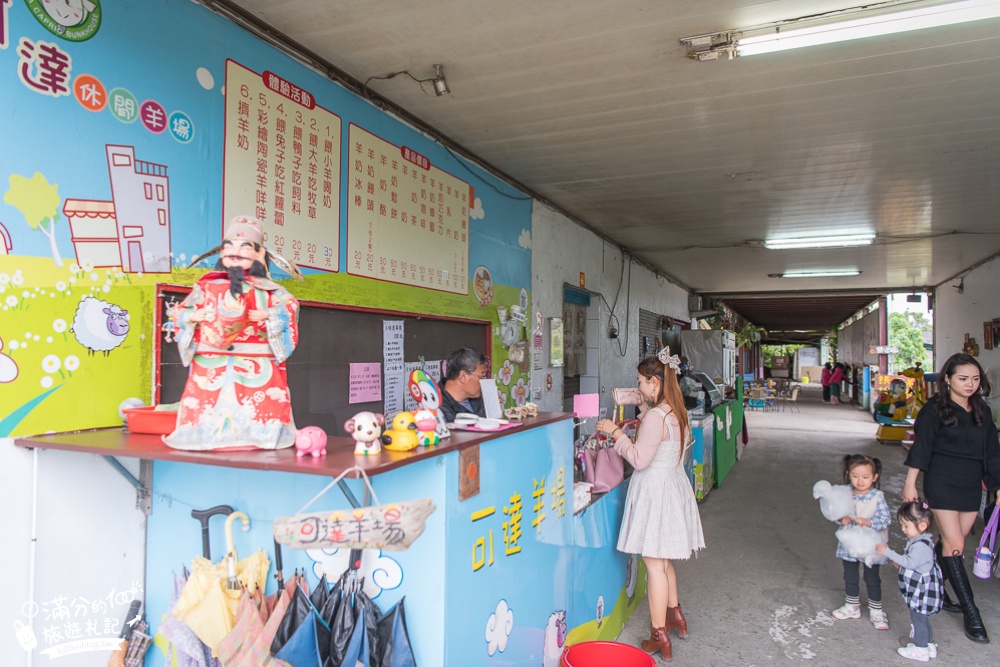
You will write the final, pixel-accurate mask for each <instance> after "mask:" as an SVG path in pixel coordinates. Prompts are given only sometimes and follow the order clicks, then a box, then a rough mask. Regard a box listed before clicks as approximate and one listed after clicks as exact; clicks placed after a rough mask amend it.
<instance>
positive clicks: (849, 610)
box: [833, 603, 861, 621]
mask: <svg viewBox="0 0 1000 667" xmlns="http://www.w3.org/2000/svg"><path fill="white" fill-rule="evenodd" d="M833 617H834V618H835V619H837V620H838V621H846V620H847V619H849V618H861V607H860V606H859V605H856V604H850V603H847V604H845V605H844V606H843V607H841V608H840V609H834V610H833Z"/></svg>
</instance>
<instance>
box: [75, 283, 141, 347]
mask: <svg viewBox="0 0 1000 667" xmlns="http://www.w3.org/2000/svg"><path fill="white" fill-rule="evenodd" d="M128 329H129V324H128V311H127V310H124V309H122V307H121V306H116V305H115V304H113V303H108V302H107V301H101V300H100V299H97V298H95V297H92V296H90V295H87V296H85V297H83V299H81V300H80V305H79V306H77V308H76V316H75V317H74V318H73V326H72V327H71V328H70V330H71V331H72V332H73V335H74V336H76V340H77V342H79V343H80V345H83V346H84V347H85V348H87V351H88V353H89V354H91V355H92V354H94V352H103V353H104V356H108V354H109V353H110V352H111V350H113V349H115V348H116V347H118V346H119V345H121V344H122V342H123V341H124V340H125V335H126V334H128Z"/></svg>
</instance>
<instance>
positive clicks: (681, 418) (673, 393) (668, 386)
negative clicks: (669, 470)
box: [637, 357, 691, 461]
mask: <svg viewBox="0 0 1000 667" xmlns="http://www.w3.org/2000/svg"><path fill="white" fill-rule="evenodd" d="M637 370H638V371H639V374H640V375H642V376H644V377H647V378H653V377H656V378H660V395H659V396H657V397H656V403H655V404H656V405H659V404H660V403H666V404H667V405H669V406H670V409H671V410H673V411H674V415H676V416H677V422H678V423H679V424H680V427H681V453H680V456H679V457H678V461H683V460H684V445H686V444H687V439H688V435H689V434H690V432H691V427H690V425H689V423H688V414H687V408H685V407H684V395H683V394H682V393H681V386H680V384H679V383H678V382H677V373H675V372H674V370H673V369H672V368H670V366H668V365H666V364H664V363H663V362H661V361H660V360H659V359H657V358H656V357H646V358H645V359H643V360H642V361H640V362H639V366H638V368H637Z"/></svg>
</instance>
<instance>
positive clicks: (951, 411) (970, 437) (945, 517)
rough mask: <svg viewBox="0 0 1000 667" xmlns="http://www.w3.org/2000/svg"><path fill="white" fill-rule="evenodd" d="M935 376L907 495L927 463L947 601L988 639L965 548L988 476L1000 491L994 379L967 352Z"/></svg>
mask: <svg viewBox="0 0 1000 667" xmlns="http://www.w3.org/2000/svg"><path fill="white" fill-rule="evenodd" d="M938 382H939V386H938V391H937V393H936V394H935V395H934V397H933V398H932V399H931V400H930V401H928V402H927V404H926V405H924V407H923V408H921V409H920V412H919V413H917V420H916V423H915V424H914V430H915V431H916V439H915V441H914V443H913V447H912V448H911V449H910V453H909V455H908V456H907V457H906V465H907V466H908V467H909V468H910V470H909V472H908V473H907V475H906V483H905V485H904V487H903V500H904V501H911V500H916V499H917V496H918V494H917V476H918V475H919V474H920V472H921V471H923V473H924V496H925V497H926V498H927V504H928V505H930V507H931V510H932V511H933V512H934V522H935V524H937V526H938V530H939V531H940V533H941V538H940V540H939V541H938V543H937V546H936V551H937V556H938V558H939V560H940V562H941V569H942V571H943V572H944V577H945V580H946V581H950V582H951V585H952V588H953V589H954V590H955V595H956V596H957V597H958V604H955V603H954V602H952V601H951V600H950V599H949V597H948V594H947V592H946V593H945V607H944V608H945V609H947V610H948V611H956V612H957V611H961V612H962V615H963V617H964V621H965V636H966V637H968V638H969V639H971V640H972V641H974V642H980V643H988V642H989V636H988V635H987V633H986V628H985V627H984V626H983V621H982V618H981V617H980V615H979V609H978V608H977V607H976V603H975V599H974V597H973V594H972V587H971V586H970V585H969V577H968V574H967V573H966V571H965V560H964V557H963V555H962V552H963V550H964V547H965V538H966V536H967V535H968V534H969V531H970V530H972V526H973V524H975V522H976V516H977V514H978V511H979V505H980V500H981V499H982V486H983V483H985V484H986V488H987V492H988V494H989V495H988V499H989V500H990V501H992V500H993V499H995V498H996V499H1000V440H998V438H997V427H996V425H994V423H993V413H992V412H991V411H990V408H989V406H988V405H987V404H986V401H985V400H984V398H985V397H986V396H989V393H990V383H989V381H988V380H987V379H986V374H985V373H984V372H983V368H982V366H980V365H979V362H978V361H976V359H975V358H974V357H972V356H970V355H968V354H962V353H959V354H953V355H952V356H951V357H949V358H948V361H946V362H945V364H944V368H943V369H942V370H941V373H940V375H939V376H938ZM942 553H947V554H949V555H948V556H942Z"/></svg>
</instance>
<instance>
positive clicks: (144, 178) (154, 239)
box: [107, 144, 170, 273]
mask: <svg viewBox="0 0 1000 667" xmlns="http://www.w3.org/2000/svg"><path fill="white" fill-rule="evenodd" d="M107 152H108V171H109V173H110V176H111V199H112V201H113V202H114V209H115V217H116V218H117V221H118V245H119V251H120V253H121V260H122V269H123V270H124V271H128V272H130V273H138V272H140V271H142V272H146V273H170V182H169V180H168V178H167V168H166V166H164V165H162V164H154V163H152V162H144V161H142V160H136V159H135V149H134V148H133V147H132V146H116V145H111V144H109V145H108V146H107Z"/></svg>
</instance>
